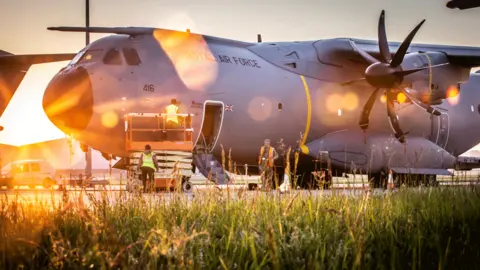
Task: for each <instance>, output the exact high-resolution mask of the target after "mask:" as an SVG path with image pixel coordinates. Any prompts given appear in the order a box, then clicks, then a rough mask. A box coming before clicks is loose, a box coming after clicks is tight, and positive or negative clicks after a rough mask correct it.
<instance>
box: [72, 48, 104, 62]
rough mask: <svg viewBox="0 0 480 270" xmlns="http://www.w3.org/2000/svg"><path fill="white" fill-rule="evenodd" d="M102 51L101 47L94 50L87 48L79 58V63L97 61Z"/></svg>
mask: <svg viewBox="0 0 480 270" xmlns="http://www.w3.org/2000/svg"><path fill="white" fill-rule="evenodd" d="M102 53H103V49H94V50H87V51H86V52H85V53H84V54H83V56H82V58H81V59H80V61H78V62H79V63H91V62H96V61H98V59H100V57H101V56H102Z"/></svg>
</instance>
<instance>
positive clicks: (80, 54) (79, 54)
mask: <svg viewBox="0 0 480 270" xmlns="http://www.w3.org/2000/svg"><path fill="white" fill-rule="evenodd" d="M84 53H85V48H83V49H82V50H81V51H79V52H78V53H77V55H75V57H73V59H72V61H70V63H68V65H75V64H76V63H77V62H78V60H80V58H82V56H83V54H84Z"/></svg>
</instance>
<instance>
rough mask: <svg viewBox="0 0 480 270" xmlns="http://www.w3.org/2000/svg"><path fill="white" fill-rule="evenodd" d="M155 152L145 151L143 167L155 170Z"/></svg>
mask: <svg viewBox="0 0 480 270" xmlns="http://www.w3.org/2000/svg"><path fill="white" fill-rule="evenodd" d="M152 156H153V153H150V154H145V153H143V163H142V167H148V168H152V169H154V170H155V163H153V158H152Z"/></svg>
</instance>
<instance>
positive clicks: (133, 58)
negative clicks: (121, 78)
mask: <svg viewBox="0 0 480 270" xmlns="http://www.w3.org/2000/svg"><path fill="white" fill-rule="evenodd" d="M123 55H124V56H125V60H127V64H128V65H130V66H138V65H140V64H141V63H142V61H140V57H139V56H138V53H137V50H135V49H134V48H123Z"/></svg>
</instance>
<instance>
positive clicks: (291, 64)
mask: <svg viewBox="0 0 480 270" xmlns="http://www.w3.org/2000/svg"><path fill="white" fill-rule="evenodd" d="M285 65H286V66H289V67H291V68H297V63H286V64H285Z"/></svg>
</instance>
